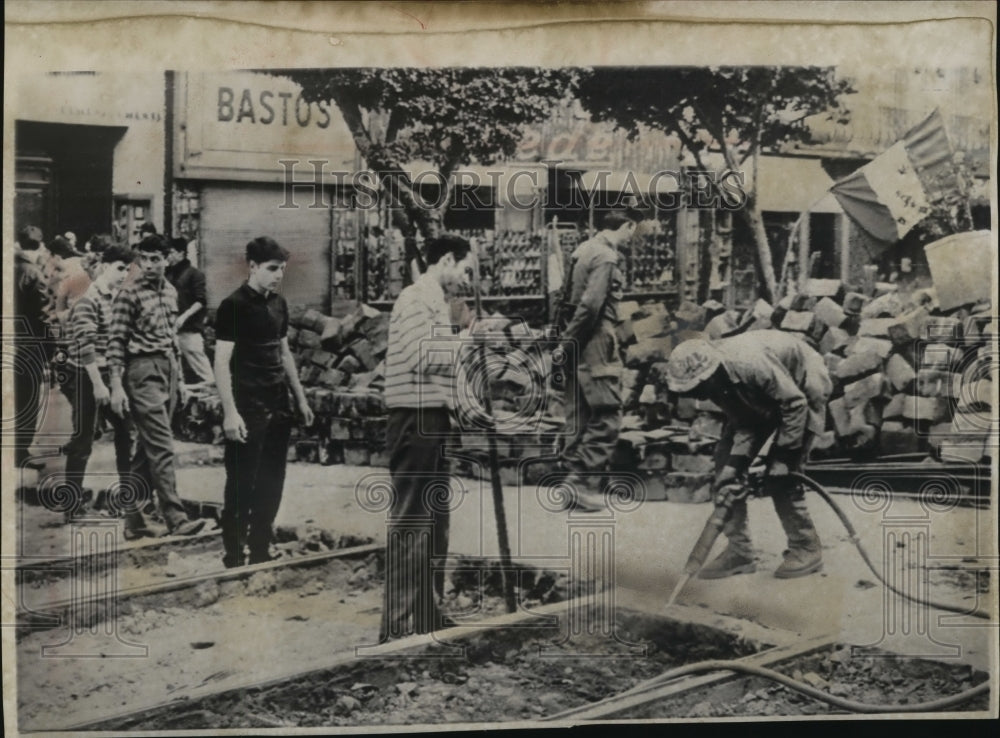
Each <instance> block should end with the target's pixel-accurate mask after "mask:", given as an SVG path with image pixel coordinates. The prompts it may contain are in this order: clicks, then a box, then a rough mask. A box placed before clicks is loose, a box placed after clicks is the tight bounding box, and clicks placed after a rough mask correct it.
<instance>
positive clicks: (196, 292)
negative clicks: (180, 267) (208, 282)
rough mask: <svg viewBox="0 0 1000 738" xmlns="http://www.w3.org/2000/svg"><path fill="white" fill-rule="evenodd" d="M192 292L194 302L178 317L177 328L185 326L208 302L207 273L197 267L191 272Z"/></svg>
mask: <svg viewBox="0 0 1000 738" xmlns="http://www.w3.org/2000/svg"><path fill="white" fill-rule="evenodd" d="M190 280H191V292H192V297H193V298H194V302H193V303H191V307H189V308H188V309H187V310H185V311H184V312H183V313H181V314H180V316H178V318H177V330H180V329H181V328H183V327H184V324H185V323H187V322H188V321H189V320H190V319H191V318H192V317H194V315H195V314H196V313H197V312H198V311H199V310H201V309H202V308H203V307H205V305H206V304H207V303H208V293H207V292H206V290H205V275H204V274H202V273H201V272H200V271H198V270H197V269H192V270H191V274H190Z"/></svg>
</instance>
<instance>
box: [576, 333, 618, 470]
mask: <svg viewBox="0 0 1000 738" xmlns="http://www.w3.org/2000/svg"><path fill="white" fill-rule="evenodd" d="M621 375H622V365H621V361H620V360H619V358H618V343H617V339H616V338H615V329H614V327H613V326H612V325H611V324H610V323H608V322H602V323H601V324H600V325H599V326H598V329H597V331H596V332H595V334H594V336H593V337H592V338H591V339H590V340H589V341H588V342H587V343H586V344H585V345H584V346H583V349H582V351H581V354H580V357H579V359H578V365H577V367H576V369H575V370H574V371H569V372H567V382H566V434H567V437H566V442H565V445H564V446H563V450H562V460H563V465H564V467H565V468H566V469H567V470H568V471H571V472H576V473H579V474H584V475H585V474H587V473H588V472H602V471H604V470H605V469H606V468H607V467H608V465H609V464H610V462H611V457H612V455H613V454H614V450H615V446H616V445H617V443H618V432H619V431H620V430H621V424H622V404H621V399H622V398H621V382H622V379H621Z"/></svg>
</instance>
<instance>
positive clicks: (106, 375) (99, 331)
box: [61, 246, 132, 509]
mask: <svg viewBox="0 0 1000 738" xmlns="http://www.w3.org/2000/svg"><path fill="white" fill-rule="evenodd" d="M131 260H132V256H131V254H130V253H129V251H128V250H127V249H125V248H124V247H121V246H112V247H110V248H108V249H106V250H105V251H104V252H103V253H102V254H101V256H100V262H99V264H98V266H97V268H96V270H95V278H94V280H93V282H91V285H90V287H88V288H87V291H86V292H84V293H83V295H81V296H80V298H79V299H78V300H77V301H76V302H75V303H74V304H73V307H72V308H71V309H70V311H69V315H68V317H67V319H66V334H67V335H66V338H67V342H66V343H67V350H66V366H67V370H68V371H67V372H66V373H65V374H64V375H63V378H62V382H61V389H62V392H63V394H64V395H66V399H67V400H69V404H70V408H71V409H72V413H73V436H72V438H71V439H70V441H69V443H67V444H66V445H65V446H63V452H64V453H65V454H66V471H65V479H66V483H67V485H68V486H69V489H71V490H72V491H73V492H74V493H75V494H76V495H77V505H75V506H74V508H75V509H79V505H80V502H81V500H82V493H83V477H84V475H85V474H86V471H87V462H88V461H89V460H90V453H91V451H92V450H93V448H94V435H95V431H96V430H97V423H98V419H99V418H100V417H104V418H105V419H106V420H107V421H108V423H109V425H110V426H111V428H112V431H113V433H114V441H115V467H116V469H117V470H118V476H119V483H122V482H124V479H125V476H126V475H127V474H128V470H129V451H130V442H129V422H128V418H123V417H121V416H119V415H115V414H114V413H113V412H111V391H110V390H109V389H108V387H109V385H110V384H111V374H110V371H109V369H108V332H109V329H110V325H111V305H112V301H113V300H114V296H115V293H116V292H117V291H118V288H119V287H121V285H122V282H124V281H125V275H126V274H128V265H129V262H130V261H131Z"/></svg>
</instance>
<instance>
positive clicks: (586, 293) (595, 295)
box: [563, 262, 614, 345]
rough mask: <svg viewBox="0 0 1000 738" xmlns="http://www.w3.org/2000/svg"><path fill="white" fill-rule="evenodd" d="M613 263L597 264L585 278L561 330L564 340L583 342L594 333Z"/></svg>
mask: <svg viewBox="0 0 1000 738" xmlns="http://www.w3.org/2000/svg"><path fill="white" fill-rule="evenodd" d="M613 269H614V264H612V263H611V262H607V263H604V264H598V265H597V266H596V267H595V268H594V269H593V270H592V271H591V272H590V276H589V277H588V278H587V286H586V287H585V288H584V290H583V295H581V296H580V302H579V303H578V304H577V306H576V312H574V313H573V317H572V318H570V321H569V324H568V325H567V326H566V330H565V331H564V332H563V340H564V341H576V342H578V343H579V344H581V345H582V344H584V343H586V342H587V341H589V340H590V337H591V336H592V335H593V334H594V328H595V327H596V325H597V321H598V319H599V318H600V317H601V310H603V309H604V303H605V302H606V301H607V299H608V289H609V288H610V286H611V272H612V270H613Z"/></svg>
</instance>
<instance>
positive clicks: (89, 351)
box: [66, 284, 114, 369]
mask: <svg viewBox="0 0 1000 738" xmlns="http://www.w3.org/2000/svg"><path fill="white" fill-rule="evenodd" d="M113 299H114V294H113V293H112V292H104V291H103V290H101V288H100V287H99V286H98V285H97V284H91V285H90V287H88V288H87V291H86V292H84V293H83V294H82V295H81V296H80V298H79V299H78V300H77V301H76V302H75V303H73V307H72V308H70V311H69V315H68V317H67V318H66V336H67V338H68V342H69V346H68V351H67V352H68V361H69V363H70V364H72V365H73V366H77V367H84V366H88V365H89V364H97V366H98V367H100V368H102V369H103V368H104V367H106V366H107V365H108V332H109V330H110V327H111V305H112V302H113Z"/></svg>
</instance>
